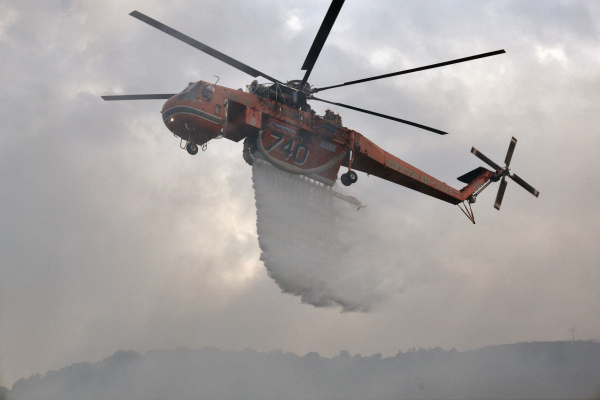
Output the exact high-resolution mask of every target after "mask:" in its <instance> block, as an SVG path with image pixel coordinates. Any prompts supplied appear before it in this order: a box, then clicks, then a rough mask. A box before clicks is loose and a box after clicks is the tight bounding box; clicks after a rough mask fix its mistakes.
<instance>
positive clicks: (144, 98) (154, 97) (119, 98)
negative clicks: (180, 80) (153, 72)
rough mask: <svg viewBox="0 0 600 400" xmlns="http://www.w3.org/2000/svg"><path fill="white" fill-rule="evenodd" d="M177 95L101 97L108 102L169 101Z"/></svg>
mask: <svg viewBox="0 0 600 400" xmlns="http://www.w3.org/2000/svg"><path fill="white" fill-rule="evenodd" d="M176 94H177V93H171V94H125V95H120V96H101V97H102V98H103V99H104V100H106V101H111V100H161V99H162V100H167V99H170V98H171V97H173V96H175V95H176Z"/></svg>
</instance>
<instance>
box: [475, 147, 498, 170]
mask: <svg viewBox="0 0 600 400" xmlns="http://www.w3.org/2000/svg"><path fill="white" fill-rule="evenodd" d="M471 153H473V154H475V156H476V157H478V158H479V159H480V160H481V161H483V162H484V163H486V164H487V165H489V166H490V167H492V168H494V170H496V171H501V170H502V168H500V166H499V165H498V164H496V163H495V162H493V161H492V160H490V159H489V158H487V157H486V156H484V155H483V153H481V152H480V151H479V150H477V149H476V148H475V147H471Z"/></svg>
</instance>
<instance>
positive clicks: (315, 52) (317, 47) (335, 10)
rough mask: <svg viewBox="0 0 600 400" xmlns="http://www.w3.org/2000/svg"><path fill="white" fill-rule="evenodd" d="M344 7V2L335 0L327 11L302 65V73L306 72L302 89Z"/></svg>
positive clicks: (301, 85)
mask: <svg viewBox="0 0 600 400" xmlns="http://www.w3.org/2000/svg"><path fill="white" fill-rule="evenodd" d="M343 5H344V0H333V1H332V2H331V5H330V6H329V10H327V14H325V18H323V22H322V23H321V27H320V28H319V31H318V32H317V36H315V40H314V41H313V44H312V46H311V47H310V50H309V51H308V54H307V55H306V59H305V60H304V64H302V68H301V69H302V71H306V73H305V74H304V78H302V83H301V84H300V87H301V88H302V87H304V84H305V83H306V81H307V80H308V77H309V76H310V73H311V72H312V69H313V67H314V66H315V63H316V62H317V58H319V54H320V53H321V49H322V48H323V45H324V44H325V41H326V40H327V36H329V32H330V31H331V28H332V27H333V24H334V23H335V20H336V18H337V16H338V14H339V13H340V10H341V9H342V6H343Z"/></svg>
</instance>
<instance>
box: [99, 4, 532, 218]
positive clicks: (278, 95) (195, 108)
mask: <svg viewBox="0 0 600 400" xmlns="http://www.w3.org/2000/svg"><path fill="white" fill-rule="evenodd" d="M343 4H344V0H333V1H332V2H331V5H330V6H329V9H328V11H327V13H326V15H325V17H324V19H323V22H322V23H321V26H320V28H319V30H318V32H317V35H316V37H315V39H314V41H313V43H312V46H311V48H310V50H309V52H308V54H307V56H306V59H305V60H304V63H303V65H302V68H301V70H303V71H305V73H304V77H303V78H302V79H296V80H289V81H285V82H284V81H280V80H278V79H276V78H273V77H271V76H269V75H267V74H265V73H264V72H261V71H259V70H256V69H254V68H252V67H250V66H248V65H246V64H244V63H242V62H240V61H238V60H236V59H234V58H232V57H229V56H227V55H225V54H223V53H221V52H219V51H217V50H215V49H213V48H211V47H209V46H207V45H205V44H203V43H201V42H199V41H197V40H195V39H193V38H191V37H189V36H187V35H185V34H183V33H181V32H179V31H177V30H175V29H173V28H171V27H169V26H167V25H165V24H163V23H161V22H159V21H157V20H155V19H153V18H151V17H149V16H147V15H145V14H142V13H141V12H139V11H133V12H131V13H130V14H129V15H131V16H132V17H134V18H136V19H138V20H140V21H142V22H144V23H146V24H148V25H150V26H151V27H154V28H156V29H158V30H160V31H162V32H164V33H166V34H168V35H170V36H172V37H173V38H175V39H178V40H180V41H182V42H184V43H186V44H188V45H190V46H192V47H194V48H196V49H197V50H200V51H202V52H204V53H205V54H208V55H209V56H212V57H214V58H216V59H218V60H220V61H222V62H224V63H225V64H228V65H230V66H232V67H234V68H236V69H238V70H240V71H242V72H245V73H246V74H248V75H250V76H252V77H254V78H259V77H261V78H264V79H266V80H267V81H269V83H268V84H259V83H258V80H256V79H255V80H254V81H252V83H251V84H250V85H248V86H247V88H246V90H243V89H231V88H227V87H224V86H219V85H217V84H216V83H214V84H213V83H210V82H207V81H198V82H191V83H189V85H188V86H187V87H186V88H185V89H184V90H183V91H181V92H179V93H169V94H137V95H110V96H102V99H104V100H106V101H114V100H166V102H165V103H164V105H163V107H162V110H161V113H162V119H163V122H164V123H165V125H166V127H167V128H168V129H169V130H170V131H171V132H172V133H173V134H174V135H175V136H176V137H178V138H180V147H181V148H185V149H186V150H187V152H188V153H189V154H190V155H195V154H197V153H198V148H199V147H200V148H202V150H206V147H207V143H208V142H209V141H211V140H213V139H220V138H226V139H229V140H232V141H234V142H240V141H242V140H243V141H244V142H243V151H242V155H243V158H244V160H246V162H247V163H248V164H250V165H252V164H253V162H254V161H255V160H256V159H257V158H258V159H262V160H263V161H266V162H268V163H270V164H272V165H273V166H274V167H276V168H278V169H280V170H282V171H285V172H287V173H290V174H295V175H303V176H305V177H307V178H309V179H312V180H314V181H316V182H320V183H322V184H325V185H328V186H333V185H334V183H335V181H336V180H337V177H338V172H339V170H340V168H342V167H343V168H347V171H346V172H345V173H343V174H341V176H340V181H341V183H342V184H343V185H345V186H350V185H352V184H354V183H356V182H357V180H358V175H357V173H356V171H361V172H364V173H366V174H368V175H374V176H377V177H379V178H382V179H384V180H387V181H390V182H393V183H396V184H398V185H402V186H405V187H408V188H410V189H413V190H416V191H418V192H420V193H423V194H426V195H428V196H431V197H434V198H437V199H439V200H442V201H445V202H448V203H451V204H454V205H458V206H459V208H460V209H461V210H462V211H463V213H464V214H465V215H466V216H467V217H468V218H469V220H471V221H472V222H473V223H475V218H474V214H473V210H472V208H471V204H472V203H475V201H476V198H477V196H478V195H479V194H480V193H481V191H483V190H484V189H485V188H486V187H488V186H489V185H490V184H491V183H492V182H498V181H500V187H499V189H498V193H497V195H496V200H495V203H494V207H495V208H496V209H497V210H500V206H501V204H502V199H503V196H504V192H505V190H506V186H507V181H506V178H507V177H508V178H511V179H512V180H513V181H514V182H516V183H517V184H518V185H520V186H521V187H523V188H524V189H525V190H527V191H528V192H530V193H531V194H533V195H534V196H536V197H538V196H539V192H538V191H537V190H536V189H534V188H533V187H532V186H531V185H529V184H528V183H527V182H525V181H524V180H523V179H522V178H520V177H519V176H517V175H516V174H511V173H510V169H509V165H510V161H511V159H512V155H513V152H514V150H515V146H516V143H517V140H516V139H515V138H514V137H513V138H512V140H511V142H510V145H509V148H508V152H507V155H506V158H505V166H504V167H501V166H499V165H498V164H496V163H495V162H493V161H492V160H490V159H489V158H488V157H486V156H485V155H483V154H482V153H481V152H480V151H478V150H476V149H475V148H474V147H473V148H472V149H471V153H472V154H474V155H475V156H476V157H478V158H479V159H480V160H482V161H483V162H485V163H486V164H487V165H489V166H490V167H492V168H493V170H488V169H486V168H483V167H478V168H476V169H474V170H472V171H470V172H468V173H466V174H464V175H462V176H460V177H458V178H457V179H458V180H459V181H461V182H463V183H466V184H467V185H466V186H465V187H463V188H462V189H460V190H458V189H454V188H453V187H451V186H449V185H447V184H446V183H444V182H442V181H440V180H438V179H436V178H434V177H433V176H431V175H428V174H426V173H425V172H423V171H421V170H419V169H417V168H415V167H414V166H412V165H410V164H408V163H406V162H405V161H403V160H401V159H399V158H398V157H396V156H394V155H393V154H391V153H389V152H387V151H385V150H383V149H382V148H380V147H379V146H377V145H376V144H375V143H373V142H372V141H371V140H369V139H367V138H366V137H365V136H364V135H363V134H361V133H359V132H356V131H354V130H352V129H349V128H347V127H345V126H343V124H342V119H341V117H340V115H339V114H336V113H334V112H333V111H331V110H327V111H326V112H325V115H323V116H319V115H316V113H315V111H314V110H312V108H311V106H310V104H309V101H320V102H324V103H328V104H331V105H335V106H338V107H342V108H347V109H350V110H353V111H358V112H362V113H366V114H370V115H373V116H376V117H381V118H385V119H389V120H392V121H396V122H399V123H402V124H407V125H410V126H413V127H415V128H419V129H423V130H427V131H430V132H433V133H436V134H439V135H446V134H447V132H444V131H441V130H439V129H435V128H432V127H429V126H426V125H422V124H418V123H415V122H411V121H407V120H404V119H400V118H396V117H393V116H389V115H385V114H381V113H378V112H374V111H369V110H366V109H363V108H358V107H353V106H350V105H347V104H342V103H336V102H331V101H328V100H325V99H322V98H320V97H316V96H315V94H316V93H319V92H323V91H325V90H330V89H334V88H338V87H342V86H349V85H354V84H358V83H364V82H369V81H374V80H378V79H384V78H390V77H393V76H398V75H404V74H408V73H413V72H418V71H423V70H427V69H433V68H438V67H443V66H447V65H451V64H458V63H462V62H466V61H472V60H476V59H480V58H484V57H491V56H495V55H499V54H503V53H505V51H504V50H496V51H492V52H487V53H483V54H478V55H474V56H470V57H464V58H459V59H455V60H451V61H446V62H441V63H436V64H431V65H426V66H423V67H418V68H411V69H407V70H402V71H397V72H392V73H389V74H384V75H378V76H373V77H369V78H364V79H358V80H354V81H349V82H345V83H341V84H337V85H331V86H323V87H315V86H312V85H310V84H309V83H308V78H309V77H310V74H311V72H312V70H313V67H314V66H315V63H316V61H317V59H318V57H319V54H320V52H321V50H322V48H323V46H324V44H325V42H326V40H327V37H328V36H329V33H330V31H331V29H332V27H333V25H334V23H335V20H336V19H337V17H338V14H339V12H340V10H341V9H342V6H343ZM217 82H218V80H217ZM359 208H360V207H359Z"/></svg>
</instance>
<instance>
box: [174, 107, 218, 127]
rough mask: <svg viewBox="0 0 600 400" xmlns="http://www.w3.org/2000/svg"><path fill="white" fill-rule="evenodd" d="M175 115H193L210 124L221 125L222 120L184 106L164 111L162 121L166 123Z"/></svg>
mask: <svg viewBox="0 0 600 400" xmlns="http://www.w3.org/2000/svg"><path fill="white" fill-rule="evenodd" d="M175 114H191V115H195V116H197V117H200V118H204V119H206V120H208V121H210V122H214V123H216V124H219V125H223V120H222V119H221V118H219V117H215V116H214V115H212V114H209V113H207V112H204V111H200V110H198V109H196V108H194V107H186V106H176V107H172V108H169V109H168V110H167V111H165V112H164V113H163V121H166V120H167V119H169V118H170V117H172V116H173V115H175Z"/></svg>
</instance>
